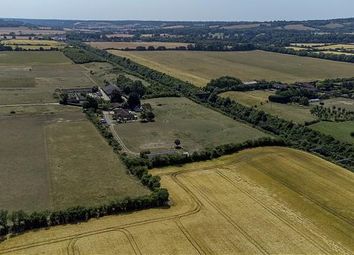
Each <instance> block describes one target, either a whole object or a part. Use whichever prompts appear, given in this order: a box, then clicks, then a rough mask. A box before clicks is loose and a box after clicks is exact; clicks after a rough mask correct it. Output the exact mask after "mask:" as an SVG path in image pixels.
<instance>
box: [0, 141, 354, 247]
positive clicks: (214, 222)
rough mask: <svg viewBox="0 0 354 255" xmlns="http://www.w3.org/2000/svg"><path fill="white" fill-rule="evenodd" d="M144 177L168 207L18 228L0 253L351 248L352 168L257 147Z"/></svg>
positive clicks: (294, 152) (353, 241)
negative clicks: (163, 190)
mask: <svg viewBox="0 0 354 255" xmlns="http://www.w3.org/2000/svg"><path fill="white" fill-rule="evenodd" d="M152 173H153V174H157V175H160V176H161V178H162V184H163V186H165V187H167V188H168V190H169V191H170V194H171V207H170V208H169V209H166V208H161V209H151V210H144V211H140V212H135V213H130V214H125V215H119V216H110V217H105V218H102V219H99V220H91V221H89V222H88V223H82V224H80V225H67V226H59V227H54V228H51V229H49V230H40V231H36V232H29V233H25V234H23V235H21V236H18V237H14V238H12V239H10V240H7V241H5V242H3V243H1V244H0V254H2V253H6V254H24V253H25V254H67V253H69V254H76V253H78V254H79V253H80V254H205V253H206V254H352V253H353V252H354V237H353V232H354V221H353V220H354V214H353V211H354V189H353V187H354V174H353V173H351V172H349V171H347V170H345V169H343V168H341V167H339V166H336V165H334V164H331V163H329V162H327V161H325V160H323V159H321V158H318V157H316V156H313V155H311V154H308V153H305V152H301V151H297V150H293V149H287V148H278V147H273V148H269V147H266V148H257V149H252V150H246V151H242V152H240V153H237V154H234V155H230V156H226V157H222V158H220V159H218V160H213V161H208V162H202V163H195V164H190V165H185V166H182V167H170V168H164V169H155V170H152ZM264 229H266V234H265V233H264V231H261V230H264Z"/></svg>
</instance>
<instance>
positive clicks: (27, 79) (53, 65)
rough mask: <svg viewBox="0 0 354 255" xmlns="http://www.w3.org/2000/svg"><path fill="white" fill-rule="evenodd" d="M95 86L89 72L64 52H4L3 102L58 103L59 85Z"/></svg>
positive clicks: (0, 56)
mask: <svg viewBox="0 0 354 255" xmlns="http://www.w3.org/2000/svg"><path fill="white" fill-rule="evenodd" d="M92 86H94V82H93V81H92V80H91V78H90V77H89V73H88V71H87V70H86V69H84V68H82V67H81V66H80V65H75V64H73V63H72V62H71V61H70V60H69V59H68V58H66V57H65V56H64V55H63V54H62V53H61V52H57V51H46V52H33V51H32V52H24V51H21V52H0V105H4V104H25V103H51V102H57V100H56V99H55V98H54V97H53V93H54V91H55V89H57V88H75V87H92Z"/></svg>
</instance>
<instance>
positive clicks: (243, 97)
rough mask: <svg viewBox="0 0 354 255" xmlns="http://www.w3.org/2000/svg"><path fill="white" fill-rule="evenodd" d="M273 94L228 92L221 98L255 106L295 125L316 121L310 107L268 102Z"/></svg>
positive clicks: (264, 92) (263, 92)
mask: <svg viewBox="0 0 354 255" xmlns="http://www.w3.org/2000/svg"><path fill="white" fill-rule="evenodd" d="M273 94H274V92H272V91H262V90H255V91H247V92H238V91H230V92H225V93H222V94H221V96H222V97H229V98H230V99H232V100H235V101H237V102H239V103H241V104H243V105H246V106H249V107H255V106H257V109H259V110H263V111H265V112H266V113H269V114H272V115H276V116H279V117H280V118H283V119H286V120H289V121H294V122H297V123H304V122H305V121H312V120H315V119H316V118H315V117H314V116H313V115H312V114H311V112H310V109H311V107H307V106H301V105H297V104H279V103H274V102H270V101H269V100H268V97H269V96H270V95H273Z"/></svg>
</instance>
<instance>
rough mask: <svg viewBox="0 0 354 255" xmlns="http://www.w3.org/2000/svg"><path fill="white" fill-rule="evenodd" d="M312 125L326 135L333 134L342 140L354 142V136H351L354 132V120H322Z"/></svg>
mask: <svg viewBox="0 0 354 255" xmlns="http://www.w3.org/2000/svg"><path fill="white" fill-rule="evenodd" d="M310 127H311V128H313V129H315V130H317V131H319V132H321V133H324V134H326V135H331V136H333V137H334V138H336V139H338V140H340V141H342V142H347V143H354V137H352V136H350V133H351V132H354V121H345V122H328V121H321V122H319V123H316V124H314V125H311V126H310Z"/></svg>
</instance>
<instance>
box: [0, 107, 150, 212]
mask: <svg viewBox="0 0 354 255" xmlns="http://www.w3.org/2000/svg"><path fill="white" fill-rule="evenodd" d="M47 107H49V106H47ZM33 108H35V107H32V109H31V110H29V111H27V112H22V113H21V114H20V115H17V114H12V115H10V116H9V114H4V115H0V130H1V132H0V140H1V145H2V146H1V148H0V155H1V156H0V165H1V169H2V170H1V172H0V204H1V209H7V210H10V211H11V210H21V209H22V210H25V211H28V212H31V211H39V210H46V209H50V210H53V209H54V210H57V209H64V208H67V207H72V206H78V205H82V206H91V205H99V204H102V203H104V202H108V201H111V200H113V199H116V198H124V197H126V196H131V197H135V196H139V195H144V194H148V193H149V190H147V189H146V188H145V187H143V186H142V185H141V184H140V182H139V181H138V180H137V179H135V178H133V177H130V176H129V175H127V174H126V171H127V170H126V168H125V166H124V165H123V164H122V163H121V162H120V160H119V159H118V157H117V155H116V154H115V153H114V152H113V151H112V148H111V147H110V146H109V145H108V144H107V142H106V141H105V140H104V139H103V138H102V136H101V135H100V133H99V132H98V131H97V130H96V128H95V127H94V126H93V125H92V124H91V123H90V122H89V121H88V120H87V119H86V116H85V115H84V114H83V113H81V112H80V110H79V109H78V108H72V107H63V106H50V107H49V108H50V111H51V113H49V114H44V113H42V114H36V112H40V111H42V110H43V108H40V109H37V110H34V109H33ZM6 109H7V111H10V110H11V111H12V110H15V111H19V107H14V108H11V107H8V108H6ZM47 110H49V109H47Z"/></svg>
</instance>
